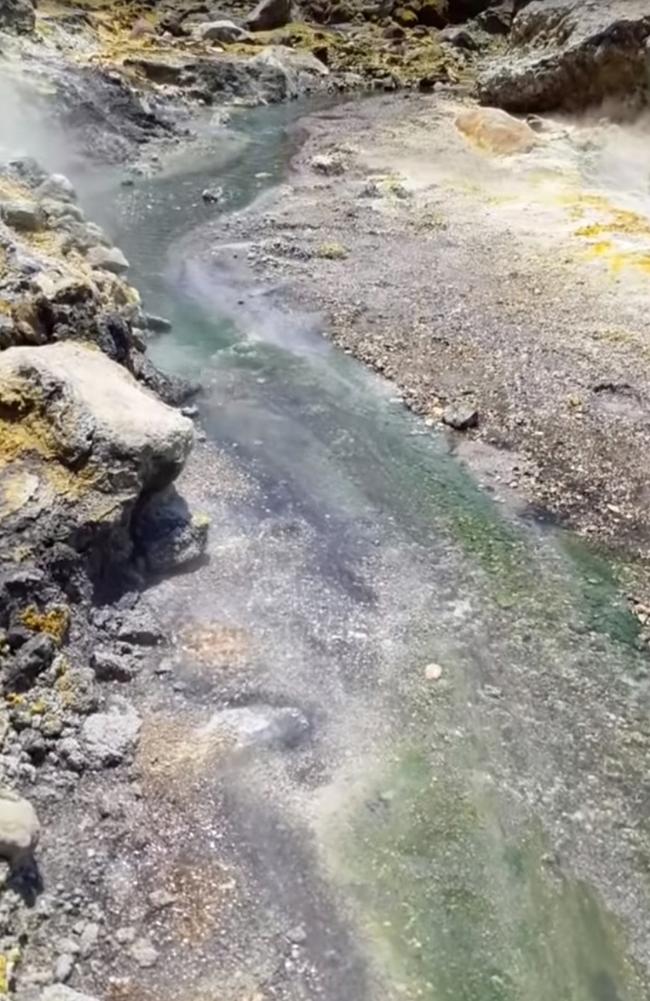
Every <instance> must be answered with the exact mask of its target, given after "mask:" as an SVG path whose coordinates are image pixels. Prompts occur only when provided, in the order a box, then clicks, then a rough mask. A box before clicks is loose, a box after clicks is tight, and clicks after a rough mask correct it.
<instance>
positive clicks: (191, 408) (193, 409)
mask: <svg viewBox="0 0 650 1001" xmlns="http://www.w3.org/2000/svg"><path fill="white" fill-rule="evenodd" d="M181 413H182V415H183V417H191V418H192V419H194V418H195V417H198V416H199V408H198V407H197V405H196V403H190V404H189V405H188V406H186V407H181Z"/></svg>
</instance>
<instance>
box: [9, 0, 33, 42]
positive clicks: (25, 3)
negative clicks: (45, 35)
mask: <svg viewBox="0 0 650 1001" xmlns="http://www.w3.org/2000/svg"><path fill="white" fill-rule="evenodd" d="M34 6H35V4H34V2H33V0H2V2H1V3H0V30H1V31H15V32H16V33H17V34H23V33H25V34H26V33H28V32H30V31H33V30H34V25H35V23H36V14H35V11H34Z"/></svg>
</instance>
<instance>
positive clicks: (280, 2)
mask: <svg viewBox="0 0 650 1001" xmlns="http://www.w3.org/2000/svg"><path fill="white" fill-rule="evenodd" d="M290 20H291V0H260V3H258V5H257V7H255V9H254V10H252V11H251V13H250V14H249V15H248V17H247V18H246V25H247V26H248V27H249V28H250V30H251V31H271V30H272V29H273V28H282V27H284V25H285V24H288V22H289V21H290Z"/></svg>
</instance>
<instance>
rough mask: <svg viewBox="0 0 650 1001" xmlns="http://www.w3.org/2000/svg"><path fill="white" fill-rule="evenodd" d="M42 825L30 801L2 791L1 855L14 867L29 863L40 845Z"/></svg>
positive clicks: (0, 819)
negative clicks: (35, 849)
mask: <svg viewBox="0 0 650 1001" xmlns="http://www.w3.org/2000/svg"><path fill="white" fill-rule="evenodd" d="M39 834H40V824H39V822H38V817H37V816H36V811H35V809H34V807H33V806H32V804H31V803H30V802H29V800H26V799H22V798H21V797H20V796H18V795H17V794H16V793H14V792H12V790H10V789H4V788H3V789H0V855H1V856H2V857H3V858H6V859H8V860H9V862H10V863H11V865H12V866H17V865H21V864H22V863H23V862H26V861H28V860H29V859H30V858H31V856H32V853H33V851H34V848H35V847H36V845H37V844H38V838H39Z"/></svg>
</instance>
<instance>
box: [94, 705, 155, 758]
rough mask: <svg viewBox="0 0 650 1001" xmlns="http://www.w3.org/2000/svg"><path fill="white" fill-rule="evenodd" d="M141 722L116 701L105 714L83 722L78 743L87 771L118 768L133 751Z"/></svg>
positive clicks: (134, 713)
mask: <svg viewBox="0 0 650 1001" xmlns="http://www.w3.org/2000/svg"><path fill="white" fill-rule="evenodd" d="M140 726H141V720H140V717H139V716H138V714H137V712H136V711H135V709H134V708H133V706H132V705H130V704H129V703H128V702H124V701H122V700H116V701H115V703H114V704H113V705H112V706H111V708H110V709H109V710H108V711H107V712H103V713H93V714H92V716H88V718H87V719H86V720H84V724H83V726H82V728H81V743H82V747H83V750H84V752H85V754H86V757H87V761H88V765H89V767H90V768H95V769H98V768H107V767H110V766H113V765H119V764H120V763H121V762H122V761H124V759H125V758H126V757H127V755H128V754H130V752H131V751H132V750H133V748H134V747H135V743H136V741H137V739H138V734H139V732H140Z"/></svg>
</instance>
